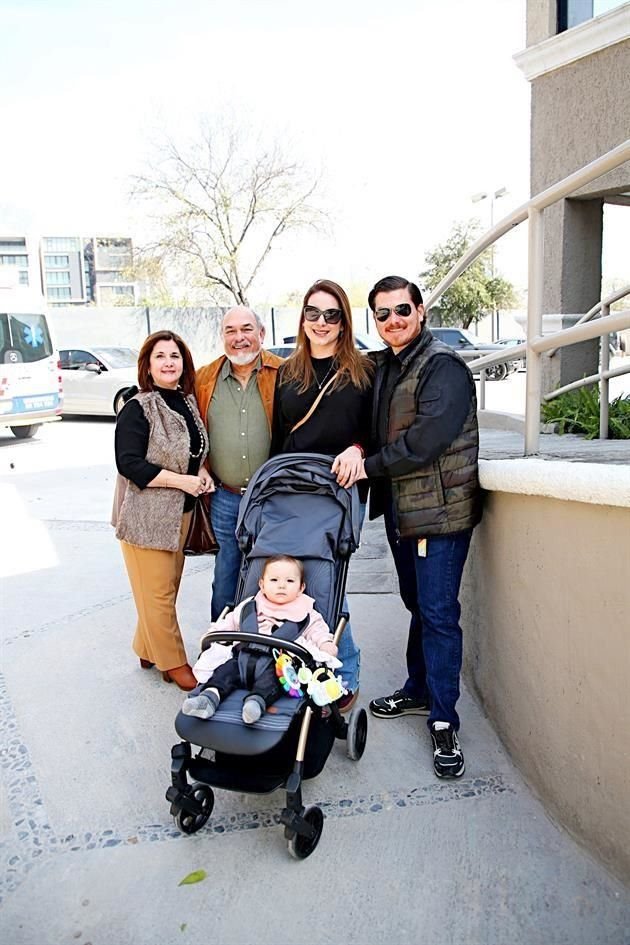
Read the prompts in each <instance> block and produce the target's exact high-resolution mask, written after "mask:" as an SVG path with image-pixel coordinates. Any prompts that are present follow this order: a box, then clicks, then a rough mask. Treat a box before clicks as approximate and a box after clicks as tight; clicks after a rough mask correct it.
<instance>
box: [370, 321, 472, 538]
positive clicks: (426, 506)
mask: <svg viewBox="0 0 630 945" xmlns="http://www.w3.org/2000/svg"><path fill="white" fill-rule="evenodd" d="M436 354H440V355H447V356H448V357H451V358H458V359H459V355H458V354H456V353H455V352H454V351H453V350H452V349H451V348H449V347H448V345H445V344H444V343H443V342H441V341H438V340H437V339H436V338H434V337H433V335H432V334H431V332H430V331H429V329H428V328H424V329H423V332H422V339H421V340H420V342H419V344H418V345H417V347H415V348H414V349H413V351H411V352H410V354H409V356H408V359H407V360H405V359H404V358H403V362H402V371H401V374H400V377H399V379H398V382H397V384H396V387H395V388H394V391H393V394H392V398H391V401H390V405H389V418H388V432H387V441H388V443H392V442H393V441H394V440H396V439H397V438H398V437H399V436H400V435H401V434H402V433H404V431H405V430H406V429H408V428H409V427H410V426H411V424H412V422H413V420H414V418H415V416H416V389H417V387H418V380H419V379H420V377H421V376H422V372H423V371H424V369H425V368H426V366H427V364H428V363H429V361H430V359H431V358H432V357H434V356H435V355H436ZM469 381H470V409H469V411H468V415H467V417H466V420H465V422H464V426H463V428H462V430H461V432H460V433H459V435H458V436H457V437H456V438H455V440H454V441H453V442H452V443H451V444H450V446H449V447H448V448H447V449H446V450H445V451H444V452H443V453H442V454H441V456H439V457H438V459H437V460H436V461H435V462H434V463H431V464H430V465H427V466H424V467H422V468H420V469H416V470H414V471H413V472H411V473H407V474H406V475H404V476H397V477H395V478H393V479H392V495H393V499H394V507H395V509H396V513H397V520H398V531H399V533H400V535H401V537H402V538H407V537H418V538H420V537H428V536H430V535H450V534H453V533H454V532H460V531H464V530H465V529H468V528H473V527H474V526H475V525H476V524H477V523H478V522H479V520H480V518H481V490H480V488H479V477H478V466H477V459H478V454H479V428H478V425H477V397H476V392H475V382H474V380H473V378H472V375H470V373H469Z"/></svg>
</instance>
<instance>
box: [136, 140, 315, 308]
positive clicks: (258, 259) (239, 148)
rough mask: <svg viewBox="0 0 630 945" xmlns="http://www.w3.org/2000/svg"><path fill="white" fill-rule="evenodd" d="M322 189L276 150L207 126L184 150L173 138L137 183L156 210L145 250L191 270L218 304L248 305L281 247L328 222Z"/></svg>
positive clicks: (167, 261) (167, 263)
mask: <svg viewBox="0 0 630 945" xmlns="http://www.w3.org/2000/svg"><path fill="white" fill-rule="evenodd" d="M317 183H318V182H317V180H316V179H315V178H314V177H313V176H312V175H309V173H308V172H307V170H306V169H305V168H304V167H303V166H302V165H300V164H299V163H298V162H296V161H291V160H289V159H287V157H286V156H285V155H284V154H283V152H282V149H281V148H280V146H279V145H278V144H273V145H272V146H264V145H262V144H260V141H258V142H257V143H255V144H252V143H251V138H250V136H249V135H247V134H245V132H244V131H243V130H242V129H239V128H236V127H234V126H232V127H228V128H225V127H224V126H221V125H219V124H216V125H214V126H213V125H208V124H205V125H202V126H201V127H200V130H199V133H198V135H197V137H196V138H195V139H194V140H193V141H192V142H191V143H190V144H188V145H187V146H186V147H179V146H178V145H177V144H176V143H175V141H173V140H172V139H170V138H169V139H167V140H166V141H165V143H164V144H163V146H162V147H161V149H160V152H159V154H158V159H157V161H155V162H154V163H153V164H152V165H151V166H150V168H149V170H148V171H147V172H146V173H145V174H141V175H138V176H136V177H135V178H134V191H135V192H136V193H139V194H141V195H143V196H145V197H146V198H148V199H149V200H150V202H151V203H152V204H153V205H154V207H155V216H156V222H157V227H156V237H155V240H154V241H153V243H152V245H151V246H148V247H146V252H147V253H148V254H149V255H151V256H152V257H154V258H155V257H157V258H159V259H161V260H162V261H163V262H164V264H165V265H166V266H168V265H169V264H174V265H176V266H179V267H180V268H184V269H185V270H187V271H188V272H189V273H190V272H192V274H193V275H194V281H195V283H196V284H197V285H198V286H200V287H202V288H203V289H204V291H205V292H207V293H208V295H210V296H211V297H212V298H213V299H214V300H215V301H216V302H217V303H221V302H230V303H233V302H236V303H237V304H243V305H247V304H248V297H249V293H250V290H251V288H252V285H253V284H254V282H255V280H256V278H257V276H258V275H259V273H260V271H261V268H262V266H263V263H264V262H265V260H266V258H267V256H268V255H269V253H270V252H271V249H272V247H273V245H274V244H275V243H276V241H278V240H279V238H280V237H281V236H283V235H284V234H286V233H287V232H288V231H290V230H297V229H299V228H304V227H314V226H317V225H318V223H319V222H321V221H322V220H323V214H322V212H321V211H319V210H318V209H317V208H316V207H315V206H314V205H313V204H312V203H311V198H312V197H313V194H314V193H315V190H316V187H317Z"/></svg>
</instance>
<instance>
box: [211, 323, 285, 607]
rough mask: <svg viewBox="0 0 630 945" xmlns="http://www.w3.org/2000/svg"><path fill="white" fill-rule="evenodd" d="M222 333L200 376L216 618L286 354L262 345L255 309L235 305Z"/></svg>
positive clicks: (233, 580)
mask: <svg viewBox="0 0 630 945" xmlns="http://www.w3.org/2000/svg"><path fill="white" fill-rule="evenodd" d="M221 333H222V337H223V347H224V349H225V354H224V355H222V356H221V357H220V358H217V359H216V360H215V361H212V363H211V364H207V365H206V366H205V367H202V368H200V369H199V370H198V371H197V378H196V394H197V402H198V404H199V412H200V413H201V416H202V417H203V418H204V419H205V421H206V425H207V428H208V434H209V437H210V465H211V467H212V474H213V476H214V479H215V482H216V484H217V489H216V492H215V493H214V494H213V496H212V527H213V529H214V533H215V535H216V537H217V541H218V542H219V546H220V548H219V552H218V554H217V556H216V559H215V565H214V580H213V582H212V603H211V607H210V613H211V619H212V620H216V619H217V618H218V617H219V615H220V614H221V611H222V610H223V609H224V608H225V606H226V605H227V604H232V603H233V602H234V596H235V593H236V585H237V583H238V572H239V565H240V552H239V549H238V545H237V543H236V538H235V535H234V533H235V530H236V521H237V518H238V510H239V505H240V501H241V496H242V495H243V493H244V492H245V489H246V488H247V485H248V483H249V481H250V479H251V477H252V476H253V474H254V473H255V472H256V470H257V469H258V467H259V466H261V465H262V464H263V463H264V462H265V460H266V459H267V458H268V457H269V447H270V444H271V417H272V412H273V396H274V390H275V385H276V374H277V372H278V367H279V366H280V365H281V364H282V358H279V357H277V356H276V355H275V354H271V353H270V352H268V351H264V350H263V349H262V343H263V340H264V337H265V327H264V325H263V323H262V321H261V320H260V318H259V317H258V315H256V313H255V312H254V311H252V309H250V308H245V307H244V306H238V307H237V308H232V309H230V310H229V312H227V313H226V314H225V316H224V317H223V323H222V326H221Z"/></svg>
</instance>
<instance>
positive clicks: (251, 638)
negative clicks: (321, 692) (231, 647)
mask: <svg viewBox="0 0 630 945" xmlns="http://www.w3.org/2000/svg"><path fill="white" fill-rule="evenodd" d="M203 643H204V649H205V648H207V647H208V646H210V644H211V643H257V644H262V645H266V646H267V647H269V650H285V651H286V652H287V653H291V655H292V656H298V657H299V658H300V659H301V660H302V661H303V662H304V663H305V664H306V666H308V668H309V669H313V667H315V666H317V665H318V664H317V661H316V660H315V659H314V658H313V656H312V654H311V653H309V651H308V650H307V649H306V648H305V647H303V646H300V644H299V643H293V642H292V641H291V640H283V639H282V637H279V636H275V635H274V636H270V635H269V634H268V633H243V632H242V631H240V630H233V631H232V632H231V633H222V632H221V631H220V630H212V631H211V632H210V633H206V634H205V635H204V638H203Z"/></svg>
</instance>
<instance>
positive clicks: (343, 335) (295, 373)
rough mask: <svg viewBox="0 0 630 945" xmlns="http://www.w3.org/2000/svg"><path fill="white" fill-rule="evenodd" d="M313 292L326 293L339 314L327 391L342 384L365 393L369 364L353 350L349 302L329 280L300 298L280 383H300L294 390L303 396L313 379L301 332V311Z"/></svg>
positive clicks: (308, 346) (307, 346) (369, 379)
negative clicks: (334, 372) (334, 367)
mask: <svg viewBox="0 0 630 945" xmlns="http://www.w3.org/2000/svg"><path fill="white" fill-rule="evenodd" d="M315 292H328V294H329V295H332V296H334V297H335V298H336V300H337V304H338V305H339V308H340V309H341V312H342V318H341V332H340V334H339V337H338V339H337V350H336V351H335V360H336V362H337V376H336V377H335V380H334V382H333V384H332V386H331V388H330V389H331V390H334V389H335V388H341V387H345V386H346V384H352V385H353V386H354V387H358V388H359V390H365V389H366V388H367V387H369V385H370V381H371V377H372V362H371V361H370V360H369V359H368V358H366V357H365V356H364V355H362V354H361V353H360V352H359V351H358V350H357V348H356V346H355V343H354V332H353V330H352V309H351V308H350V300H349V299H348V296H347V295H346V292H345V290H344V289H342V288H341V286H340V285H338V284H337V283H336V282H333V281H332V280H331V279H318V280H317V282H314V283H313V285H312V286H311V287H310V288H309V289H308V290H307V291H306V294H305V295H304V300H303V302H302V311H301V312H300V324H299V327H298V333H297V341H296V345H295V351H294V352H293V354H292V355H290V357H289V358H287V360H286V361H285V363H284V364H283V366H282V374H281V377H282V380H281V383H282V384H290V383H295V382H297V381H300V382H301V385H300V387H299V388H298V393H299V394H303V393H304V391H306V390H308V388H309V387H310V386H311V384H312V383H313V381H314V379H315V371H314V370H313V359H312V357H311V346H310V343H309V340H308V338H307V337H306V332H305V331H304V309H305V308H306V306H307V305H308V300H309V299H310V297H311V295H313V294H314V293H315Z"/></svg>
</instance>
